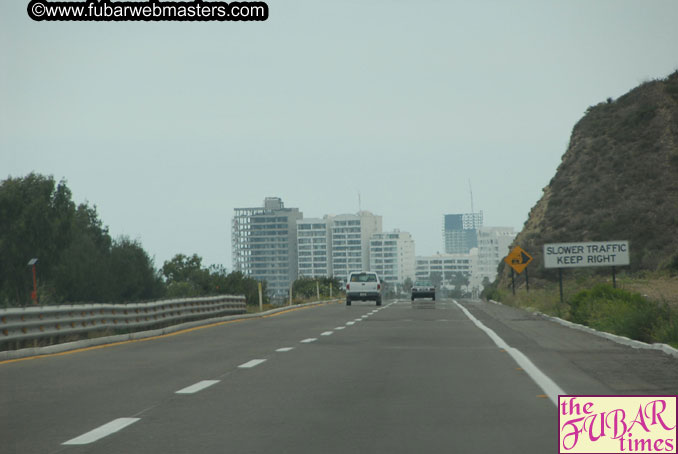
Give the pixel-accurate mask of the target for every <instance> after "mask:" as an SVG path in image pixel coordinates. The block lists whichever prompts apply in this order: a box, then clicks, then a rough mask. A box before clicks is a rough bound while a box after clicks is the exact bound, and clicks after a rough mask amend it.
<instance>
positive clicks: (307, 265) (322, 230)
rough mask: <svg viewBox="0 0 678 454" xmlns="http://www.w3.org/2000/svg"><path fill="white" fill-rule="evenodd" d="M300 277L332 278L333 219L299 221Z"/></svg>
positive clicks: (326, 217) (329, 217) (327, 217)
mask: <svg viewBox="0 0 678 454" xmlns="http://www.w3.org/2000/svg"><path fill="white" fill-rule="evenodd" d="M297 251H298V257H299V260H298V262H299V264H298V266H299V267H298V269H299V277H331V276H332V217H331V216H325V217H324V218H323V219H317V218H310V219H300V220H298V221H297Z"/></svg>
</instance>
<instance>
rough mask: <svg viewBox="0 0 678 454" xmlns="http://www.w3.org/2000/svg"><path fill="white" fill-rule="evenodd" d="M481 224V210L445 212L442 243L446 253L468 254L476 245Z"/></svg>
mask: <svg viewBox="0 0 678 454" xmlns="http://www.w3.org/2000/svg"><path fill="white" fill-rule="evenodd" d="M482 225H483V212H482V211H480V212H479V213H464V214H446V215H445V216H444V221H443V244H444V245H445V253H446V254H468V253H469V252H470V251H471V249H473V248H474V247H478V229H479V228H480V227H482Z"/></svg>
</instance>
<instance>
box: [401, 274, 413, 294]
mask: <svg viewBox="0 0 678 454" xmlns="http://www.w3.org/2000/svg"><path fill="white" fill-rule="evenodd" d="M413 285H414V283H413V282H412V279H410V278H409V277H408V278H405V281H404V282H403V291H404V292H405V293H410V292H411V291H412V286H413Z"/></svg>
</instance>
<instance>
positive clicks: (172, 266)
mask: <svg viewBox="0 0 678 454" xmlns="http://www.w3.org/2000/svg"><path fill="white" fill-rule="evenodd" d="M162 275H163V276H164V277H165V283H166V284H167V296H169V297H173V298H176V297H189V296H202V295H208V294H210V293H211V292H210V290H211V286H210V272H209V270H207V269H205V268H203V267H202V258H201V257H199V256H198V255H197V254H193V255H192V256H190V257H188V256H186V255H184V254H177V255H175V256H174V258H172V260H169V261H166V262H165V264H164V265H163V266H162Z"/></svg>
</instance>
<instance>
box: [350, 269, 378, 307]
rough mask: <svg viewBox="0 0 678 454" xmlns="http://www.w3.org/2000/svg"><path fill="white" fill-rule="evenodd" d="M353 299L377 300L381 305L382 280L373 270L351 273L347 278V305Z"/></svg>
mask: <svg viewBox="0 0 678 454" xmlns="http://www.w3.org/2000/svg"><path fill="white" fill-rule="evenodd" d="M351 301H375V302H376V303H377V306H381V281H380V280H379V275H377V273H375V272H372V271H360V272H352V273H349V275H348V279H347V280H346V305H347V306H350V305H351Z"/></svg>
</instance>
